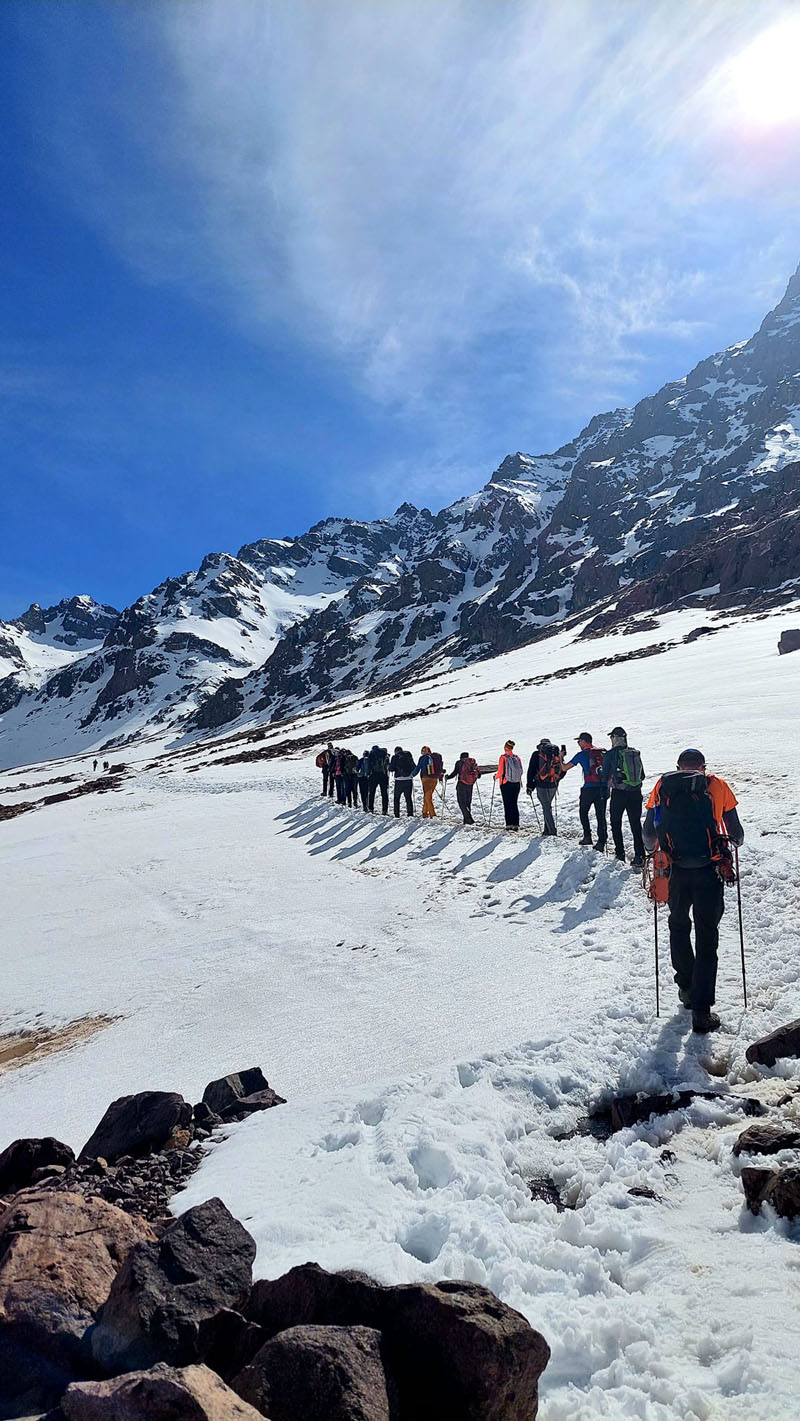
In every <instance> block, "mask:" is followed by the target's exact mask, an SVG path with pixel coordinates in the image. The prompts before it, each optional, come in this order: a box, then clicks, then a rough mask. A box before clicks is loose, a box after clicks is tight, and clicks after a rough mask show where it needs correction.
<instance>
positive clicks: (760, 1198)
mask: <svg viewBox="0 0 800 1421" xmlns="http://www.w3.org/2000/svg"><path fill="white" fill-rule="evenodd" d="M774 1178H775V1170H774V1169H753V1168H750V1167H749V1166H746V1167H745V1168H744V1169H743V1170H742V1188H743V1190H744V1197H745V1202H746V1204H747V1207H748V1209H749V1210H750V1213H751V1214H758V1213H759V1212H760V1209H761V1205H762V1204H763V1203H764V1200H765V1199H766V1198H767V1197H768V1195H769V1192H770V1189H771V1187H772V1181H773V1179H774Z"/></svg>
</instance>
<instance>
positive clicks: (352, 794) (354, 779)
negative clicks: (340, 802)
mask: <svg viewBox="0 0 800 1421" xmlns="http://www.w3.org/2000/svg"><path fill="white" fill-rule="evenodd" d="M345 779H346V784H345V787H344V793H345V799H346V800H347V803H348V805H349V807H350V808H351V809H357V808H358V776H357V775H346V776H345Z"/></svg>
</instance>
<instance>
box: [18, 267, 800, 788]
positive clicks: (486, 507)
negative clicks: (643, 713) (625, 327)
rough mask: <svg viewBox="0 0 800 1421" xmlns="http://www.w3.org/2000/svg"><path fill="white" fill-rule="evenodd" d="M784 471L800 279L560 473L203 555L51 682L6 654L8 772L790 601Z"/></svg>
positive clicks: (792, 519) (530, 463) (798, 395)
mask: <svg viewBox="0 0 800 1421" xmlns="http://www.w3.org/2000/svg"><path fill="white" fill-rule="evenodd" d="M798 460H800V268H799V269H798V272H796V273H795V275H794V276H793V278H792V280H791V281H790V283H789V286H788V288H787V291H786V294H785V296H784V298H783V300H782V301H781V302H780V303H779V305H778V306H776V308H775V309H774V310H773V311H772V312H770V313H769V315H768V316H767V317H766V319H765V320H764V321H763V323H762V325H761V327H760V329H759V330H758V331H757V333H756V334H755V335H754V336H752V337H751V339H750V340H747V341H742V342H739V343H738V344H737V345H734V346H731V347H730V348H729V349H727V350H725V351H723V352H721V353H720V354H718V355H714V356H711V357H710V358H709V359H707V360H704V361H701V362H700V364H699V365H697V366H696V367H695V368H694V370H692V371H691V373H690V374H689V375H687V376H686V377H684V378H683V379H682V380H677V381H673V382H670V383H669V384H667V385H665V386H664V387H663V388H662V389H661V390H660V391H658V393H657V394H655V395H652V396H648V397H647V398H646V399H644V400H641V401H640V402H639V404H637V405H636V406H635V407H634V408H633V409H620V410H614V411H612V412H610V413H606V414H602V415H598V416H596V417H595V418H594V419H592V420H591V421H590V423H589V424H588V425H587V427H586V428H585V429H584V430H583V431H582V432H581V433H580V434H579V435H578V437H577V438H576V439H575V440H574V441H573V442H572V443H570V444H567V445H565V446H564V447H563V448H561V449H559V450H557V451H556V452H555V453H554V454H552V455H546V456H537V457H530V456H528V455H525V454H520V453H517V454H513V455H509V456H508V457H507V458H506V459H504V460H503V462H502V463H501V465H500V467H499V468H498V469H497V470H496V471H495V473H494V474H493V475H492V477H491V479H490V481H489V483H488V484H487V485H486V486H485V487H484V488H483V489H482V490H480V492H478V493H476V494H473V495H470V496H469V497H467V498H463V499H459V500H458V501H457V502H456V503H454V504H452V505H451V506H450V507H448V508H445V509H443V510H442V511H441V512H440V513H438V514H433V513H431V512H430V511H429V510H427V509H422V510H418V509H416V508H413V507H412V506H411V505H409V504H404V505H403V506H402V507H401V508H399V509H398V510H397V512H396V513H395V514H394V515H393V517H391V518H388V519H380V520H377V521H374V522H371V523H359V522H357V521H354V520H351V519H326V520H325V521H323V522H322V523H319V524H316V525H315V526H314V527H313V528H311V529H310V530H309V531H308V532H307V533H305V534H304V535H303V536H301V537H299V538H284V539H265V540H261V541H259V542H256V543H251V544H247V545H245V546H244V547H243V548H240V550H239V552H238V554H237V555H236V557H232V556H229V555H228V554H224V553H223V554H211V555H209V556H208V557H207V558H206V559H205V560H204V561H203V563H202V564H201V566H200V568H199V569H198V570H197V571H196V572H189V573H185V574H184V575H183V576H181V577H177V578H169V579H168V580H167V581H166V582H164V583H162V584H161V586H160V587H157V588H156V589H155V590H154V591H153V592H151V593H149V594H148V595H147V596H145V597H142V598H140V599H139V601H137V602H135V603H134V604H133V605H132V606H131V607H128V608H127V609H126V610H125V611H124V612H123V613H122V614H121V615H118V614H116V613H114V612H113V611H112V610H111V609H100V610H101V611H103V612H105V613H107V614H108V615H109V618H110V619H111V620H110V623H109V625H108V626H107V627H106V628H104V631H105V637H104V640H103V642H102V645H101V646H97V645H96V644H95V645H94V646H87V645H84V646H82V647H79V646H78V645H77V643H76V644H75V646H72V647H65V649H64V652H63V655H64V658H65V659H64V660H63V661H61V662H59V663H58V664H56V665H53V664H51V665H50V666H42V665H41V663H40V662H36V663H35V662H34V659H33V657H32V653H31V652H25V653H23V649H22V648H18V652H17V656H18V659H19V658H20V657H21V658H22V662H21V664H20V665H19V666H18V667H17V666H15V665H14V664H11V665H10V670H9V673H8V674H7V675H6V678H5V680H4V681H0V696H3V700H0V711H4V712H5V713H4V714H3V715H2V719H0V762H2V763H5V764H13V763H21V762H24V761H26V760H30V759H33V758H40V757H42V756H45V755H54V754H60V753H66V752H70V751H74V750H77V749H80V748H87V747H88V746H89V745H90V744H92V745H97V746H100V745H105V746H112V745H119V744H123V743H125V742H126V741H129V740H130V739H131V738H133V737H136V736H138V735H141V734H143V733H158V734H160V735H163V734H164V732H172V733H197V732H202V731H205V730H209V729H215V728H217V727H219V726H222V725H228V724H230V723H231V722H233V721H236V720H237V719H239V718H240V717H242V716H245V717H250V718H252V717H255V718H258V719H262V720H270V719H276V718H281V717H284V716H287V715H293V714H296V713H298V712H301V711H303V710H304V709H309V708H311V707H313V706H319V705H321V704H324V703H326V702H331V701H335V700H338V699H340V698H342V697H346V696H350V695H353V694H355V693H358V692H360V691H363V690H364V689H366V688H367V687H376V686H385V687H388V688H392V687H399V686H403V687H406V686H407V685H408V684H409V683H410V682H411V681H413V680H415V679H418V678H419V676H420V675H423V674H427V673H428V672H429V671H430V670H431V669H432V668H433V667H434V666H435V667H442V666H447V665H451V666H458V665H462V664H464V663H465V662H468V661H473V660H478V659H482V658H485V657H489V656H493V655H496V654H498V653H501V652H505V651H508V650H510V649H512V648H514V647H517V646H521V645H524V644H525V643H526V642H529V641H531V640H534V639H536V638H538V637H541V636H543V635H545V634H547V632H548V629H550V628H552V627H553V625H554V624H555V623H559V622H561V621H562V620H563V619H564V618H565V617H566V616H568V615H570V614H571V613H578V612H580V613H584V612H585V611H586V610H587V609H594V608H596V614H597V617H598V618H599V619H600V624H601V625H607V624H608V621H609V619H613V618H614V617H615V616H622V615H631V614H634V613H635V612H637V611H640V610H642V609H644V608H651V607H653V606H656V605H664V604H665V603H667V604H668V603H669V601H670V599H671V598H674V597H676V596H685V595H687V594H697V593H700V592H701V591H702V592H703V593H704V595H706V596H713V595H715V594H717V595H723V594H727V596H728V599H729V601H730V602H731V603H734V604H735V602H736V601H737V599H738V600H739V601H740V602H742V603H743V602H751V601H752V596H753V592H754V591H755V592H757V593H759V594H764V593H767V592H769V593H775V589H778V588H780V587H783V588H784V591H785V587H786V584H788V583H789V582H791V581H792V579H794V578H795V577H797V576H799V575H800V566H798V558H797V553H798V538H797V534H796V532H791V531H789V532H788V533H787V528H790V529H795V528H796V527H797V526H800V524H798V517H797V514H798V512H799V511H800V486H799V484H798V479H797V472H798V468H799V467H800V465H798ZM776 508H779V510H780V513H781V516H782V518H783V519H789V524H787V525H786V526H784V524H783V523H781V521H780V520H776V518H775V509H776ZM762 536H763V537H766V539H767V542H768V553H767V554H766V555H762V556H761V557H760V558H759V557H754V556H753V547H754V545H758V544H759V541H760V539H761V538H762ZM745 549H746V550H748V552H747V556H745V553H744V551H743V550H745ZM715 569H716V574H718V575H715ZM706 572H707V573H708V575H707V576H706ZM704 578H705V580H703V579H704ZM723 583H725V584H726V585H725V586H723ZM775 595H777V593H775ZM74 600H77V601H83V600H85V599H74ZM65 605H69V606H72V603H70V604H62V606H65ZM32 610H38V609H32ZM56 610H57V609H56ZM28 615H29V614H26V616H28ZM41 615H42V616H43V617H44V618H47V617H48V615H49V614H48V613H45V614H41ZM24 620H25V619H21V621H20V623H16V624H12V625H13V626H16V627H17V628H18V629H19V628H20V625H21V622H22V621H24ZM56 620H57V619H56V618H52V619H51V622H52V623H54V622H55V621H56ZM23 632H24V628H23V629H22V631H19V630H18V632H17V633H15V634H14V636H11V635H8V636H7V637H6V640H8V641H9V643H13V645H15V646H16V645H17V642H18V640H19V637H20V636H22V635H23ZM6 633H8V628H7V627H3V628H0V636H4V635H5V634H6ZM6 640H3V641H1V642H0V650H1V651H2V653H5V646H6ZM38 645H39V643H38V642H37V646H38ZM56 650H57V651H59V653H60V651H61V649H60V647H59V646H57V647H56ZM67 653H68V654H67ZM34 665H35V666H36V668H37V669H36V670H34V669H33V668H34ZM25 668H27V670H26V669H25ZM23 672H24V674H23ZM48 672H49V673H50V674H48Z"/></svg>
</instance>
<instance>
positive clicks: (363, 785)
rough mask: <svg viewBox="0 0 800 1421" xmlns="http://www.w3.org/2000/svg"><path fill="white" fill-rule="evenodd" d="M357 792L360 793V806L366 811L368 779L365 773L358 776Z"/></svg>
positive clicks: (367, 806)
mask: <svg viewBox="0 0 800 1421" xmlns="http://www.w3.org/2000/svg"><path fill="white" fill-rule="evenodd" d="M358 792H359V794H360V795H361V808H362V809H363V810H364V812H365V813H366V811H367V810H368V808H369V779H368V778H367V776H366V775H359V777H358Z"/></svg>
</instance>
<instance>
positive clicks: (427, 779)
mask: <svg viewBox="0 0 800 1421" xmlns="http://www.w3.org/2000/svg"><path fill="white" fill-rule="evenodd" d="M438 783H439V781H438V780H437V778H436V776H435V775H423V776H422V778H421V779H420V784H421V785H422V817H423V819H435V818H436V809H435V807H434V803H433V791H434V790H435V788H436V786H437V785H438Z"/></svg>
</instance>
